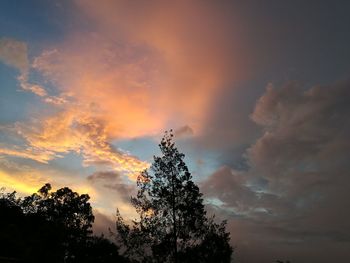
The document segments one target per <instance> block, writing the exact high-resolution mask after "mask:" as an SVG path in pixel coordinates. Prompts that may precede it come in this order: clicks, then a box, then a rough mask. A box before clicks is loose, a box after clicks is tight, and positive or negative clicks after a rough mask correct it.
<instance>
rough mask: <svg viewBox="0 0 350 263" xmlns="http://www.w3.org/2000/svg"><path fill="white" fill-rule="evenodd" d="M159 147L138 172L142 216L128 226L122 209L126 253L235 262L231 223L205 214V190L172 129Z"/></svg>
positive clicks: (144, 258) (142, 258) (136, 202)
mask: <svg viewBox="0 0 350 263" xmlns="http://www.w3.org/2000/svg"><path fill="white" fill-rule="evenodd" d="M159 147H160V150H161V153H162V155H161V156H160V157H154V162H153V164H152V166H151V168H150V170H149V171H147V170H145V171H143V172H142V173H141V174H140V175H139V176H138V178H137V187H138V188H139V190H138V193H137V196H136V197H132V199H131V202H132V204H133V206H134V207H135V209H136V212H137V213H138V214H139V216H140V220H138V221H133V223H132V225H131V226H129V225H128V224H126V223H125V222H124V220H123V218H122V216H121V215H120V213H119V211H117V221H116V229H117V233H118V235H117V238H118V241H119V242H120V243H121V244H122V245H123V247H124V249H125V251H124V254H125V255H126V256H128V257H129V258H131V259H132V260H135V261H137V262H175V263H176V262H214V261H215V262H218V263H219V262H230V258H231V254H232V251H233V250H232V247H231V246H230V245H229V233H227V232H226V231H225V224H226V223H225V222H222V223H221V224H216V223H214V220H213V218H211V219H208V218H207V217H206V211H205V209H204V205H203V199H202V194H201V193H200V191H199V188H198V186H197V185H196V184H195V183H194V182H193V181H192V176H191V174H190V172H189V171H188V168H187V166H186V164H185V162H184V157H185V155H184V154H183V153H180V152H179V151H178V149H177V148H176V147H175V144H174V142H173V135H172V132H171V131H170V133H167V132H166V134H165V136H164V137H163V139H162V140H161V143H160V144H159Z"/></svg>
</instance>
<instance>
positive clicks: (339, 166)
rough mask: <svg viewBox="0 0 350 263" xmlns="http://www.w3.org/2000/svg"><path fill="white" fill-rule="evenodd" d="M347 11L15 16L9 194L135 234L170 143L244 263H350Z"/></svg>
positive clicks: (258, 8) (226, 9)
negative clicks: (85, 211) (123, 222)
mask: <svg viewBox="0 0 350 263" xmlns="http://www.w3.org/2000/svg"><path fill="white" fill-rule="evenodd" d="M349 12H350V4H349V2H348V1H342V0H337V1H322V0H318V1H316V0H315V1H314V0H310V1H301V0H296V1H277V0H270V1H258V0H256V1H251V0H248V1H225V0H222V1H206V0H203V1H195V0H192V1H182V0H179V1H139V0H135V1H118V0H115V1H112V0H101V1H94V0H74V1H68V0H67V1H66V0H61V1H55V0H53V1H43V0H32V1H14V0H2V1H0V92H1V93H0V94H1V96H0V187H5V188H6V190H13V189H15V190H17V191H18V192H19V194H21V195H27V194H31V193H33V192H35V191H36V190H37V189H39V188H40V187H41V186H42V185H43V184H44V183H46V182H50V183H51V184H52V185H53V187H54V188H56V189H57V188H59V187H63V186H68V187H70V188H72V189H73V190H75V191H78V192H79V193H88V194H89V195H90V196H91V203H92V205H93V207H94V214H95V216H96V222H95V225H94V229H95V231H96V232H97V233H99V232H103V231H104V232H106V229H107V228H108V227H110V226H112V227H113V220H114V215H115V211H116V208H119V210H120V212H121V214H122V215H123V216H125V217H127V218H129V219H133V218H135V217H136V214H135V211H134V210H133V208H132V206H131V205H130V202H129V200H130V196H131V195H134V194H135V191H136V190H135V178H136V176H137V174H138V173H139V172H140V171H142V170H143V169H146V168H148V167H149V165H150V164H151V163H152V158H153V156H154V155H157V154H159V150H158V143H159V141H160V139H161V138H162V136H163V134H164V131H166V130H170V129H173V131H174V134H175V140H176V144H177V146H178V148H179V149H180V151H182V152H183V153H184V154H185V155H186V159H185V160H186V163H187V164H188V166H189V168H190V171H191V173H192V175H193V179H194V181H195V182H196V183H197V184H198V185H199V186H200V189H201V191H202V192H203V194H204V197H205V202H206V204H207V210H208V213H209V214H211V213H215V214H216V217H217V218H218V219H220V220H221V219H227V221H228V224H227V230H228V231H230V233H231V243H232V245H233V246H234V247H235V252H234V258H235V262H239V263H253V262H261V263H268V262H274V261H275V260H277V259H279V260H290V261H291V262H299V263H303V262H319V263H322V262H332V261H334V258H337V260H338V261H342V260H343V261H345V260H346V259H347V258H349V256H350V210H349V207H350V194H349V187H350V174H349V169H350V164H349V161H348V160H349V157H350V140H349V135H348V134H350V118H349V115H350V78H349V77H350V48H349V46H350V31H349V25H350V16H349Z"/></svg>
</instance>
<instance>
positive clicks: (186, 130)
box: [174, 125, 193, 137]
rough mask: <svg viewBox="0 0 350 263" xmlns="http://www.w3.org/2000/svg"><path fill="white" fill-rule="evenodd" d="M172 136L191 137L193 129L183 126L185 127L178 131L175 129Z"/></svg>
mask: <svg viewBox="0 0 350 263" xmlns="http://www.w3.org/2000/svg"><path fill="white" fill-rule="evenodd" d="M174 134H175V136H176V137H186V136H191V135H193V129H192V128H191V127H190V126H188V125H185V126H182V127H180V128H178V129H176V130H175V132H174Z"/></svg>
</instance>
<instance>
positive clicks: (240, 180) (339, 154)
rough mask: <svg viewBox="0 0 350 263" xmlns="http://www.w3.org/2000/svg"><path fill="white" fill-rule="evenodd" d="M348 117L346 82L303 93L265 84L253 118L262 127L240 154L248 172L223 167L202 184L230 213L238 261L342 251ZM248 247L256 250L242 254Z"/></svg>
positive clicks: (346, 240) (322, 257) (319, 257)
mask: <svg viewBox="0 0 350 263" xmlns="http://www.w3.org/2000/svg"><path fill="white" fill-rule="evenodd" d="M349 115H350V82H349V81H344V82H339V83H336V84H333V85H325V86H315V87H312V88H310V89H307V90H305V88H303V87H301V86H299V85H298V84H296V83H288V84H287V85H285V86H283V87H281V88H275V87H273V86H272V85H269V86H268V88H267V90H266V92H265V94H264V95H263V96H262V97H261V98H260V99H259V100H258V101H257V103H256V106H255V110H254V112H253V113H252V115H251V118H252V120H253V121H254V122H255V123H257V124H258V125H260V126H261V127H262V131H263V132H262V135H261V136H260V137H259V138H258V139H257V141H256V142H255V143H254V144H253V145H252V146H251V147H250V148H249V149H248V150H247V151H246V154H245V155H246V158H247V161H248V163H249V169H248V170H247V171H246V172H237V171H233V170H231V169H230V168H228V167H225V168H222V169H220V170H218V171H217V172H216V173H214V174H213V175H212V176H211V177H209V178H208V180H207V181H206V182H205V183H204V184H203V188H202V189H203V191H204V192H205V193H206V196H207V197H208V198H214V197H215V198H218V199H219V200H221V201H222V202H223V205H222V208H223V211H222V213H223V214H224V217H232V218H233V220H232V221H231V222H230V225H229V227H230V229H231V231H232V232H231V235H232V237H233V241H234V242H235V241H236V242H237V243H238V244H241V246H242V250H241V251H239V250H238V255H240V258H245V259H246V260H247V262H255V261H254V260H258V258H259V262H271V260H273V259H274V258H271V255H281V253H280V252H281V251H284V253H285V258H289V259H291V260H292V262H306V259H307V260H308V261H309V262H310V260H311V262H316V261H317V262H330V261H332V259H333V257H334V255H335V254H336V253H338V254H339V255H346V252H345V247H346V246H347V247H348V248H349V247H350V223H349V222H350V212H349V210H348V209H347V208H348V207H350V201H349V194H348V189H349V187H350V174H349V169H350V163H349V162H348V159H349V156H350V140H349V134H350V119H349ZM237 214H239V215H241V216H240V217H237ZM243 219H244V220H243ZM259 243H260V244H262V243H263V244H264V245H263V247H264V251H260V252H261V254H260V256H259V253H260V252H259V249H257V246H258V244H259ZM310 243H311V244H312V246H310V248H309V249H308V250H307V249H305V247H306V246H308V245H309V244H310ZM336 244H338V245H336ZM328 248H331V251H329V250H327V249H328ZM246 249H247V250H246ZM249 249H250V250H251V251H252V250H253V251H256V252H255V255H247V254H245V253H246V252H245V251H248V250H249ZM316 249H317V251H318V252H317V253H316ZM263 254H264V256H263ZM268 254H270V255H268ZM347 254H348V253H347ZM281 256H282V255H281Z"/></svg>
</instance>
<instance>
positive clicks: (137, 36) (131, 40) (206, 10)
mask: <svg viewBox="0 0 350 263" xmlns="http://www.w3.org/2000/svg"><path fill="white" fill-rule="evenodd" d="M77 6H78V10H80V11H81V12H82V13H84V14H85V15H86V19H87V20H88V21H89V22H90V24H91V27H90V28H91V29H92V30H91V31H89V32H88V33H85V32H84V33H81V32H74V31H73V32H71V34H70V35H69V36H67V38H66V40H65V42H64V43H61V44H57V45H56V46H53V47H52V48H51V49H47V50H46V51H44V52H43V53H42V54H41V55H40V56H39V57H37V58H36V59H35V61H34V63H33V67H34V68H35V69H37V70H38V71H39V72H41V73H42V74H43V75H45V76H46V77H47V78H48V79H49V80H51V81H52V82H53V83H55V84H56V86H57V87H58V88H59V89H60V91H62V92H69V93H70V94H72V96H73V97H74V98H75V99H76V100H77V101H79V102H80V103H82V104H85V105H89V104H90V105H95V106H96V107H98V108H99V110H100V113H101V116H100V118H101V119H103V120H104V122H105V123H106V129H107V133H108V134H109V136H111V137H114V138H130V137H137V136H144V135H153V134H159V133H160V132H162V131H163V130H165V129H169V128H176V127H181V126H183V125H189V126H190V127H192V128H193V129H194V132H195V133H198V132H200V130H201V126H202V125H203V124H204V122H205V119H206V118H207V116H208V112H209V111H210V109H211V107H212V105H211V103H212V101H213V98H214V97H215V94H216V93H217V92H218V91H219V90H220V89H221V87H222V86H223V84H224V81H225V78H226V76H225V74H227V68H230V70H231V72H232V67H230V66H228V63H227V61H228V59H227V58H226V57H227V55H225V54H224V45H225V44H224V43H225V40H224V32H223V30H222V28H223V27H222V26H221V24H220V22H219V21H220V19H217V18H219V15H220V14H219V12H217V11H215V12H216V13H214V14H213V10H212V9H210V6H205V5H199V4H198V3H197V4H194V3H192V2H191V3H188V4H185V3H184V2H181V1H179V2H176V3H169V2H167V3H164V2H161V1H159V2H147V4H146V3H142V2H141V3H138V4H137V5H136V4H132V3H130V2H129V1H126V2H125V1H102V2H101V1H98V2H96V1H77ZM126 14H127V15H126ZM210 17H214V18H210ZM230 63H231V62H230ZM230 77H231V76H230Z"/></svg>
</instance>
